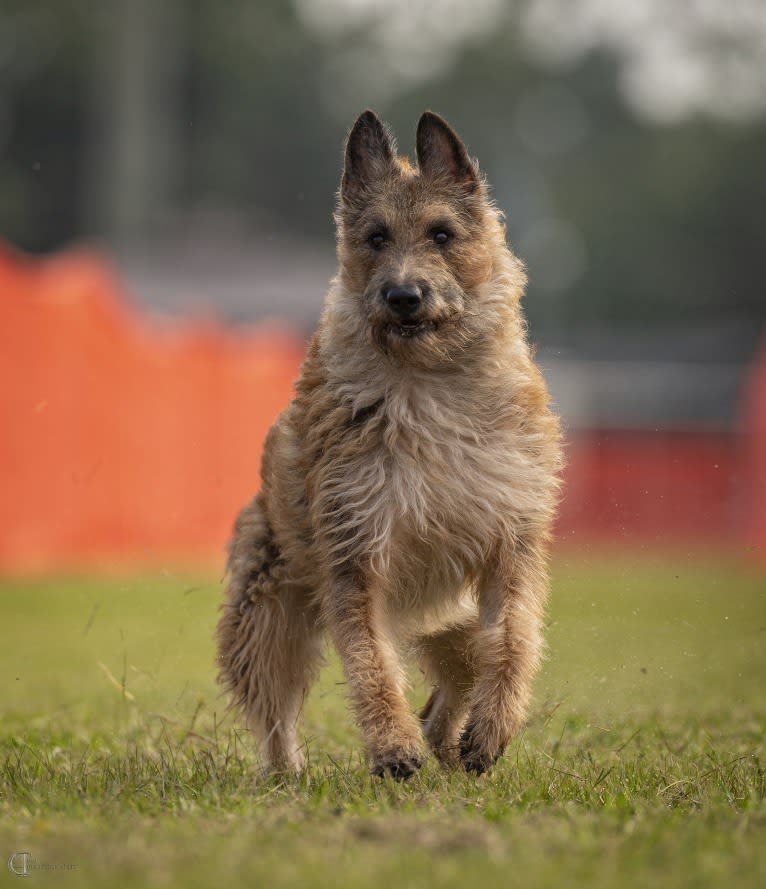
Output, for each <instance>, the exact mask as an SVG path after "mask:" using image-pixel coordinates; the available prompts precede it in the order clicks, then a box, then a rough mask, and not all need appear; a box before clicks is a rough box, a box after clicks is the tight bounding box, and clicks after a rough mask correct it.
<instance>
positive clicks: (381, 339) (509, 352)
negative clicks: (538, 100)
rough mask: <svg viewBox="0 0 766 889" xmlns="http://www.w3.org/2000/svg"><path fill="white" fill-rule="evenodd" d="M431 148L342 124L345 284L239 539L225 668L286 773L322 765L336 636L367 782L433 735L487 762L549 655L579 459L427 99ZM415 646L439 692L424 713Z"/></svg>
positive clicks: (445, 751)
mask: <svg viewBox="0 0 766 889" xmlns="http://www.w3.org/2000/svg"><path fill="white" fill-rule="evenodd" d="M416 145H417V163H416V164H413V163H411V162H410V161H408V160H407V158H406V157H403V156H399V155H398V154H397V149H396V143H395V141H394V139H393V137H392V135H391V133H390V131H389V129H388V127H387V126H386V125H385V124H383V123H382V122H381V120H380V119H379V118H378V117H377V116H376V115H375V113H374V112H372V111H365V112H364V113H363V114H362V115H361V116H360V117H359V118H358V119H357V121H356V123H355V124H354V126H353V128H352V129H351V131H350V133H349V135H348V138H347V141H346V146H345V162H344V170H343V174H342V178H341V185H340V190H339V192H338V202H337V210H336V214H335V220H336V225H337V245H338V247H337V252H338V261H339V270H338V274H337V277H336V278H335V279H334V280H333V281H332V283H331V285H330V289H329V293H328V295H327V298H326V303H325V308H324V312H323V315H322V318H321V321H320V323H319V327H318V330H317V333H316V334H315V336H314V338H313V340H312V342H311V344H310V346H309V348H308V351H307V356H306V358H305V361H304V363H303V366H302V369H301V374H300V378H299V380H298V382H297V384H296V394H295V398H294V400H293V401H292V403H291V404H290V405H289V407H288V408H287V409H286V410H285V411H284V413H282V415H281V416H280V417H279V418H278V419H277V421H276V423H275V424H274V426H273V427H272V429H271V430H270V432H269V434H268V436H267V439H266V443H265V447H264V454H263V461H262V467H261V476H262V487H261V490H260V492H259V493H258V494H257V496H256V497H255V499H254V500H253V501H252V502H251V503H250V504H249V505H248V506H246V507H245V509H244V510H243V511H242V513H241V514H240V515H239V517H238V519H237V522H236V526H235V532H234V538H233V540H232V542H231V545H230V551H229V559H228V567H227V570H228V587H227V594H226V600H225V603H224V605H223V606H222V615H221V617H220V621H219V624H218V628H217V643H218V655H219V665H220V675H219V679H220V681H221V682H222V683H223V685H224V686H225V688H226V690H227V691H228V692H229V693H230V695H231V698H232V704H233V705H236V706H238V707H239V708H240V709H241V711H242V712H243V714H244V716H245V717H246V719H247V723H248V726H249V727H250V728H251V729H252V731H253V733H254V734H255V735H256V737H257V738H258V739H259V741H260V745H261V753H262V757H263V759H264V762H265V768H266V769H267V770H268V771H270V772H277V773H285V772H288V773H289V772H294V771H300V770H301V769H302V768H303V767H304V756H303V752H302V749H301V744H300V741H299V739H298V734H297V728H298V720H299V717H300V714H301V710H302V706H303V702H304V698H305V696H306V694H307V692H308V690H309V688H310V686H311V684H312V681H313V680H314V678H315V676H316V673H317V669H318V665H319V664H320V661H321V659H322V652H323V639H324V637H325V636H327V635H329V637H330V639H331V640H332V642H333V643H334V645H335V647H336V649H337V651H338V653H339V655H340V659H341V661H342V664H343V668H344V672H345V676H346V679H347V682H348V687H349V690H350V695H351V698H352V701H353V706H354V710H355V713H356V717H357V719H358V723H359V725H360V727H361V731H362V735H363V738H364V743H365V745H366V749H367V752H368V754H369V760H370V764H371V769H372V772H373V773H374V774H375V775H380V776H383V775H386V774H390V775H391V776H393V777H394V778H396V779H400V780H401V779H405V778H408V777H410V776H411V775H413V774H414V773H415V772H416V770H417V769H418V768H420V767H421V765H422V764H423V762H424V759H425V755H426V751H427V749H428V748H430V749H431V751H433V753H434V754H435V756H436V757H437V758H438V760H439V761H440V762H441V763H442V764H444V765H445V766H451V767H460V766H461V765H462V767H463V768H465V770H467V771H468V772H474V773H477V774H481V773H483V772H485V771H487V770H489V769H490V768H491V767H492V766H493V765H494V763H495V762H496V761H497V759H498V758H499V757H500V756H501V754H502V753H503V751H504V750H505V748H506V746H507V744H508V742H509V740H510V739H511V738H512V737H513V736H514V735H515V734H516V733H517V732H518V730H519V729H520V727H521V726H522V725H523V722H524V719H525V715H526V712H527V708H528V704H529V700H530V691H531V684H532V680H533V677H534V675H535V672H536V671H537V669H538V666H539V664H540V660H541V655H542V649H543V638H542V631H543V620H544V607H545V602H546V597H547V590H548V571H547V552H548V546H549V539H550V536H551V525H552V522H553V519H554V515H555V511H556V505H557V500H558V495H557V492H558V488H559V473H560V467H561V449H560V429H559V422H558V419H557V417H556V416H555V413H554V412H553V411H552V409H551V407H550V406H549V395H548V392H547V389H546V386H545V383H544V381H543V378H542V375H541V373H540V371H539V370H538V368H537V367H536V365H535V364H534V362H533V358H532V353H531V349H530V346H529V344H528V341H527V334H526V326H525V321H524V318H523V315H522V311H521V306H520V300H521V297H522V294H523V291H524V288H525V285H526V274H525V270H524V266H523V264H522V262H521V261H520V260H519V259H517V258H516V257H515V256H514V254H513V253H512V252H511V250H510V249H509V247H508V246H507V244H506V239H505V227H504V224H503V216H502V214H501V212H500V211H499V210H498V209H497V208H496V206H495V205H494V203H493V201H492V200H491V199H490V196H489V192H488V186H487V184H486V182H485V180H484V178H483V176H482V175H481V173H480V172H479V168H478V165H477V163H476V162H475V161H474V160H473V159H472V158H471V157H470V156H469V154H468V152H467V150H466V147H465V145H464V143H463V142H462V141H461V139H460V137H459V136H458V135H457V134H456V132H455V131H454V130H453V129H452V127H451V126H450V125H449V124H448V123H447V122H446V121H445V120H444V119H443V118H441V117H440V116H438V115H437V114H435V113H433V112H430V111H426V112H425V113H424V114H423V115H422V117H421V118H420V121H419V123H418V127H417V140H416ZM407 655H412V656H414V657H415V658H416V659H417V661H418V662H419V664H420V667H421V669H422V670H423V672H424V674H425V676H426V679H427V681H428V682H429V683H430V684H431V685H432V686H433V690H432V692H431V694H430V697H429V698H428V701H427V703H426V704H425V706H424V708H423V710H422V712H421V713H420V715H419V718H417V717H416V716H415V715H414V713H413V712H412V711H411V709H410V707H409V705H408V702H407V698H406V696H405V691H406V688H407V680H406V675H405V672H404V669H403V666H402V664H403V658H404V657H405V656H407Z"/></svg>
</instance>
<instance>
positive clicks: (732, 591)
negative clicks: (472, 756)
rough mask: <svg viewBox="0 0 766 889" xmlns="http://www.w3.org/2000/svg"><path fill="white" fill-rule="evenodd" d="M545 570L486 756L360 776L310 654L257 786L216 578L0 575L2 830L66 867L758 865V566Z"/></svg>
mask: <svg viewBox="0 0 766 889" xmlns="http://www.w3.org/2000/svg"><path fill="white" fill-rule="evenodd" d="M553 590H554V591H553V599H552V604H551V610H550V628H549V633H548V640H549V656H548V660H547V663H546V665H545V668H544V670H543V672H542V674H541V676H540V678H539V681H538V683H537V687H536V692H537V694H536V703H535V706H534V709H533V712H532V716H531V719H530V723H529V725H528V727H527V728H526V730H525V731H524V732H523V734H522V735H521V736H520V737H519V738H518V739H516V740H515V741H514V742H513V743H512V745H511V746H510V748H509V750H508V753H507V755H506V757H505V758H504V759H503V760H501V763H500V764H499V766H498V768H497V769H496V770H495V772H494V773H493V774H491V775H489V776H484V777H482V778H481V779H478V780H477V779H476V778H474V777H469V776H466V775H464V774H462V773H455V774H445V773H443V772H440V771H439V769H438V768H437V767H436V765H435V764H434V763H433V762H429V763H428V764H427V766H426V767H425V768H424V769H423V771H422V772H421V773H420V774H419V775H418V776H417V777H416V778H414V779H413V780H412V781H410V782H408V783H406V784H396V783H394V782H393V781H391V780H390V779H386V780H385V781H382V780H378V779H372V778H371V777H370V776H369V775H368V773H367V769H366V767H365V764H364V761H363V757H362V754H361V750H360V742H359V736H358V734H357V732H356V730H355V728H354V726H353V722H352V720H351V719H350V717H349V713H348V706H347V701H346V690H345V686H344V684H343V681H342V675H341V673H340V670H339V668H338V666H337V663H336V662H335V660H334V659H330V662H329V664H328V667H327V668H326V669H325V671H324V672H323V674H322V679H321V681H320V683H319V684H318V685H317V687H316V688H315V689H314V690H313V693H312V695H311V698H310V700H309V703H308V708H307V714H306V725H305V733H306V739H307V748H308V752H309V757H310V762H311V767H310V770H309V772H308V774H306V775H305V776H303V777H302V778H301V779H300V780H295V781H292V782H287V783H281V784H280V783H276V782H271V783H268V784H265V785H259V786H255V784H254V779H255V776H256V774H257V765H258V763H257V760H256V758H255V756H254V755H253V752H252V749H251V745H250V740H249V737H248V735H247V733H246V732H244V731H243V730H242V728H241V726H238V725H237V724H236V723H235V722H233V721H232V717H231V716H226V715H225V713H224V711H225V702H224V701H223V700H222V699H221V698H220V697H219V695H218V691H217V689H216V687H215V683H214V663H213V657H214V656H213V645H212V638H211V637H212V631H213V626H214V624H215V620H216V609H217V604H218V601H219V598H220V595H221V588H220V584H219V583H218V582H217V581H210V580H206V579H199V578H189V577H185V576H180V575H175V574H172V573H169V572H163V573H162V574H158V575H157V576H144V577H141V578H132V579H98V578H93V577H87V578H72V577H70V578H60V577H59V578H52V579H46V580H42V581H39V580H38V581H34V582H33V581H19V582H9V581H5V582H3V583H2V584H0V665H2V676H3V716H2V722H1V723H0V748H1V749H0V763H1V764H2V777H1V778H0V853H2V855H4V856H5V859H4V861H7V859H8V858H9V857H10V856H11V855H12V854H13V853H14V852H29V853H31V856H32V859H33V860H32V861H31V863H32V864H37V865H41V867H33V868H31V875H30V877H29V885H36V884H39V885H43V884H45V885H50V886H62V887H63V886H72V887H78V889H79V887H83V889H88V887H95V886H110V887H112V886H120V887H123V886H126V887H130V886H142V887H143V886H147V887H160V886H175V885H178V886H184V887H208V886H213V885H222V886H227V885H230V886H231V885H233V886H236V885H249V886H268V887H281V886H291V887H292V886H298V887H302V889H304V887H314V886H328V887H329V886H333V887H346V886H348V887H360V889H366V887H383V886H395V887H408V886H413V887H414V886H426V885H439V886H455V887H461V889H465V887H466V886H471V885H479V886H495V885H497V886H524V887H537V886H557V887H560V886H568V885H572V886H575V885H582V886H586V885H587V886H589V887H593V889H599V887H614V886H620V887H621V889H622V887H654V886H662V887H680V886H689V887H707V886H710V887H713V886H727V887H731V889H747V887H761V886H763V885H766V799H765V798H766V777H765V775H764V768H765V766H766V750H765V749H764V725H766V575H764V574H763V573H761V574H759V573H757V571H756V570H755V569H754V568H747V567H745V566H743V565H740V564H738V563H737V562H735V561H733V560H728V559H722V558H715V557H712V556H709V557H705V558H702V559H701V558H699V557H698V556H697V555H690V554H686V553H681V554H678V555H677V556H671V555H665V556H664V557H663V558H662V559H656V560H655V559H652V558H650V556H648V555H647V554H646V553H636V554H634V555H620V556H618V555H612V556H608V557H607V556H598V557H597V556H593V557H592V558H589V557H584V556H582V555H581V556H579V557H577V558H574V557H573V558H568V557H566V556H564V555H560V556H559V558H558V560H557V563H556V566H555V576H554V585H553ZM425 694H426V692H425V689H424V688H423V687H422V686H421V685H420V684H419V683H418V682H417V681H413V691H412V696H413V702H414V703H420V702H422V701H423V700H424V698H425ZM14 864H15V866H16V867H17V869H19V868H20V867H21V866H22V864H23V859H22V858H19V857H18V856H17V857H16V858H15V859H14ZM2 874H3V876H2V880H3V881H4V882H3V883H2V885H15V882H14V881H18V879H19V877H16V876H14V875H13V874H11V873H10V872H9V871H8V869H7V867H6V866H5V863H3V864H2Z"/></svg>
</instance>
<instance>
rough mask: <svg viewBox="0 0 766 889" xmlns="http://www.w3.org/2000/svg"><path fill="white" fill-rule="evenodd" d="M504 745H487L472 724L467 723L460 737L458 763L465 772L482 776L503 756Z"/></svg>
mask: <svg viewBox="0 0 766 889" xmlns="http://www.w3.org/2000/svg"><path fill="white" fill-rule="evenodd" d="M504 749H505V744H493V745H489V744H487V743H486V742H485V741H484V740H483V739H482V737H481V733H480V732H479V731H478V730H477V728H476V726H475V725H474V724H473V723H469V724H468V725H467V726H466V728H465V731H464V732H463V734H462V735H461V736H460V761H461V762H462V763H463V768H464V769H465V770H466V772H476V774H477V775H483V774H484V772H488V771H489V770H490V769H491V768H492V766H493V765H494V764H495V763H496V762H497V761H498V759H500V757H501V756H502V755H503V750H504Z"/></svg>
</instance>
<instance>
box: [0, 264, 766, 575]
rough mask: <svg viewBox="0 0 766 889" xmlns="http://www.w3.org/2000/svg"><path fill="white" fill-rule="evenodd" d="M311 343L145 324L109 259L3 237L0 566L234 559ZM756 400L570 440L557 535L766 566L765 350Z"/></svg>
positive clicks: (267, 333)
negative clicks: (36, 249) (658, 426)
mask: <svg viewBox="0 0 766 889" xmlns="http://www.w3.org/2000/svg"><path fill="white" fill-rule="evenodd" d="M303 348H304V344H303V342H302V341H301V340H300V339H299V338H298V337H296V336H293V335H291V334H289V333H287V332H284V331H279V330H276V329H268V328H264V327H261V328H253V329H249V330H247V329H243V330H241V331H239V332H236V333H235V332H232V331H228V330H223V329H221V328H220V327H217V326H216V325H214V324H212V323H208V324H203V323H197V324H181V323H179V322H177V321H176V322H173V323H166V324H163V323H161V322H160V321H150V320H148V319H147V318H146V317H145V316H144V315H142V314H141V313H139V312H136V311H134V310H132V309H131V308H130V307H129V305H128V304H127V303H126V302H125V301H124V300H123V298H122V296H121V294H120V290H119V287H118V286H117V284H116V282H115V280H114V278H113V277H112V275H111V274H110V271H109V269H108V267H107V266H105V264H104V263H103V262H102V261H100V260H99V259H98V258H96V257H93V256H89V255H87V254H74V253H72V254H68V255H63V256H60V257H54V258H52V259H49V260H45V261H41V262H35V261H30V260H27V259H24V258H22V257H20V256H18V255H17V254H15V253H12V252H10V251H8V250H3V249H2V248H0V572H17V571H25V570H46V569H60V568H62V567H64V568H65V567H94V566H95V567H109V566H112V565H121V564H133V565H135V564H136V563H137V562H139V563H140V562H149V563H155V564H156V563H157V562H158V561H162V560H170V561H173V562H181V561H182V562H189V561H191V560H198V561H204V562H209V561H210V560H211V559H213V560H215V562H216V563H217V564H218V565H222V563H223V551H224V547H225V543H226V541H227V539H228V537H229V534H230V531H231V527H232V523H233V520H234V516H235V515H236V513H237V511H238V510H239V509H240V508H241V507H242V506H243V505H244V503H245V502H246V501H247V500H248V499H249V498H250V497H251V496H252V495H253V494H254V493H255V491H256V490H257V488H258V484H259V468H260V457H261V451H262V447H263V441H264V438H265V436H266V432H267V431H268V428H269V426H270V425H271V423H272V422H273V421H274V418H275V417H276V416H277V414H278V413H279V411H280V410H281V409H282V408H283V407H284V406H285V405H286V404H287V402H288V401H289V399H290V396H291V393H292V390H293V381H294V380H295V378H296V377H297V374H298V369H299V365H300V361H301V358H302V355H303ZM744 407H745V409H744V412H743V417H744V418H745V423H744V427H743V432H742V434H740V435H737V434H735V433H726V432H719V433H703V434H699V433H696V434H695V433H689V432H665V433H656V432H653V431H649V430H647V431H644V432H640V431H637V432H619V433H618V432H607V431H604V430H600V431H599V430H595V431H593V432H591V433H587V434H583V435H581V436H579V437H577V438H575V439H574V440H573V441H572V442H571V443H570V447H569V467H568V469H567V476H566V480H565V482H566V483H565V497H564V502H563V504H562V511H561V517H560V521H559V534H558V536H559V539H561V540H564V541H571V542H572V543H574V544H575V545H579V544H581V543H582V542H584V541H585V540H588V539H590V540H593V541H601V542H614V541H617V542H622V543H630V542H634V541H640V542H641V543H642V545H643V544H645V543H652V542H657V543H661V544H662V543H666V542H672V541H679V540H683V541H686V542H693V541H695V540H696V541H705V542H706V543H708V542H722V543H736V542H737V541H740V540H746V541H747V542H748V543H749V544H750V545H752V546H754V547H755V549H756V551H757V552H758V553H759V554H760V555H761V556H762V558H763V559H764V561H765V562H766V350H765V351H764V352H763V353H762V355H761V359H760V361H759V363H758V364H757V365H756V367H755V368H754V369H753V372H752V374H751V375H750V382H749V385H748V388H747V392H746V399H745V405H744Z"/></svg>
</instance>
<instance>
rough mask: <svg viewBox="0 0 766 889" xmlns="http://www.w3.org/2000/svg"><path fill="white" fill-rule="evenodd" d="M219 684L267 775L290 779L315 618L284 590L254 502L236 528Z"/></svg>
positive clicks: (303, 597)
mask: <svg viewBox="0 0 766 889" xmlns="http://www.w3.org/2000/svg"><path fill="white" fill-rule="evenodd" d="M217 641H218V662H219V680H220V682H221V683H222V684H223V685H224V686H225V687H226V689H227V690H228V691H229V692H230V694H231V696H232V700H233V703H234V704H235V705H236V706H238V707H239V708H240V709H241V710H242V712H243V713H244V714H245V717H246V719H247V723H248V726H249V727H250V729H251V730H252V731H253V732H254V734H255V735H256V737H257V738H258V740H259V742H260V744H261V754H262V757H263V760H264V765H265V767H266V769H267V770H269V771H272V772H280V771H298V770H300V769H301V768H302V767H303V764H304V757H303V753H302V751H301V749H300V744H299V741H298V735H297V724H298V720H299V718H300V715H301V710H302V708H303V701H304V698H305V696H306V693H307V691H308V689H309V687H310V685H311V683H312V681H313V679H314V677H315V675H316V669H317V666H318V663H319V660H320V651H321V644H320V634H319V626H318V615H317V610H316V608H315V607H314V606H313V605H312V603H311V602H310V600H309V597H308V595H307V593H306V592H305V590H303V589H301V588H299V587H296V586H294V585H291V584H288V583H287V582H286V580H285V565H284V562H283V560H282V558H281V555H280V552H279V548H278V546H277V544H276V542H275V541H274V535H273V532H272V530H271V527H270V526H269V523H268V520H267V518H266V515H265V513H264V509H263V502H262V499H261V497H260V495H259V496H258V497H256V498H255V500H254V501H253V502H252V503H251V504H250V505H249V506H247V507H246V508H245V509H244V510H243V511H242V513H241V514H240V516H239V518H238V520H237V526H236V530H235V537H234V541H233V542H232V545H231V551H230V556H229V584H228V590H227V599H226V602H225V603H224V605H223V614H222V616H221V618H220V620H219V622H218V629H217Z"/></svg>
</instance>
